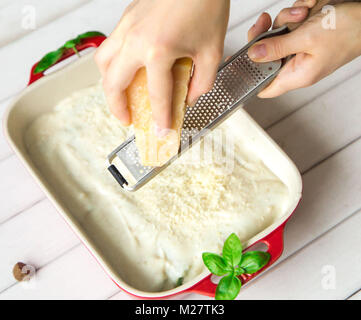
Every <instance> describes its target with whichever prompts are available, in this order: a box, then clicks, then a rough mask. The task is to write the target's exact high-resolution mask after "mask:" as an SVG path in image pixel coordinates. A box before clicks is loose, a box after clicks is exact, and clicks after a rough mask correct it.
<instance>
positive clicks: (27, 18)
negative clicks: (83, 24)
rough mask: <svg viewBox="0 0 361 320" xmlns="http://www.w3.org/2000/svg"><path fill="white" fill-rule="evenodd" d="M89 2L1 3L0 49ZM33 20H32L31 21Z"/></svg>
mask: <svg viewBox="0 0 361 320" xmlns="http://www.w3.org/2000/svg"><path fill="white" fill-rule="evenodd" d="M90 1H91V0H57V1H54V0H53V1H44V0H32V1H31V3H29V1H27V0H17V1H1V2H0V6H1V7H0V8H1V9H0V10H1V19H0V30H11V32H2V33H1V34H0V47H2V46H6V45H7V44H8V43H10V42H13V41H16V40H18V39H19V38H21V37H22V36H24V35H26V34H29V33H31V32H32V31H34V30H36V29H37V28H41V27H42V26H44V25H46V24H47V23H49V22H51V21H54V20H55V19H57V18H59V17H61V16H62V15H64V14H66V13H68V12H70V11H72V10H74V9H76V8H79V7H81V6H82V5H84V4H85V3H87V2H90ZM32 19H34V20H32Z"/></svg>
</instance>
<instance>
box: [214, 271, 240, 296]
mask: <svg viewBox="0 0 361 320" xmlns="http://www.w3.org/2000/svg"><path fill="white" fill-rule="evenodd" d="M241 286H242V283H241V280H239V279H238V278H237V277H235V276H234V275H233V274H230V275H228V276H225V277H223V278H222V279H221V281H219V283H218V286H217V289H216V296H215V298H216V300H233V299H235V298H236V297H237V296H238V293H239V291H240V290H241Z"/></svg>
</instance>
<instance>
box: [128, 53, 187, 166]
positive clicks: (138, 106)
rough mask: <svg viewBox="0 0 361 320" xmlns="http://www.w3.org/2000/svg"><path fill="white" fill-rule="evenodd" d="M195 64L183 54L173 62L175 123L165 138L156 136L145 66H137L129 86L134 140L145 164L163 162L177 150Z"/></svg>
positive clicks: (173, 109) (152, 164) (173, 117)
mask: <svg viewBox="0 0 361 320" xmlns="http://www.w3.org/2000/svg"><path fill="white" fill-rule="evenodd" d="M192 64H193V63H192V60H191V59H190V58H182V59H178V60H177V61H176V62H175V64H174V66H173V69H172V73H173V100H172V101H173V102H172V125H171V128H170V129H171V130H170V132H169V133H168V134H167V135H166V136H165V137H163V138H159V137H157V136H156V135H155V132H154V123H153V120H152V109H151V105H150V100H149V95H148V89H147V72H146V69H145V68H141V69H139V70H138V72H137V73H136V75H135V77H134V79H133V81H132V83H131V84H130V85H129V87H128V88H127V91H126V93H127V99H128V107H129V110H130V114H131V121H132V123H133V125H134V131H135V139H136V140H135V142H136V145H137V147H138V150H139V153H140V158H141V162H142V164H143V165H144V166H154V167H159V166H162V165H164V164H165V163H166V162H167V161H168V160H169V159H170V158H172V157H173V156H174V155H176V154H177V153H178V150H179V145H180V134H181V129H182V126H183V119H184V114H185V110H186V102H185V101H186V97H187V93H188V84H189V79H190V77H191V70H192Z"/></svg>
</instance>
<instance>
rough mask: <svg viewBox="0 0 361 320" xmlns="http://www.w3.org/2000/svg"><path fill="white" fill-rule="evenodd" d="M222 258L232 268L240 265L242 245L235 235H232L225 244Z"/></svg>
mask: <svg viewBox="0 0 361 320" xmlns="http://www.w3.org/2000/svg"><path fill="white" fill-rule="evenodd" d="M222 256H223V258H224V260H225V261H226V263H227V265H229V266H231V267H235V266H236V265H238V264H239V262H240V260H241V258H242V244H241V241H240V240H239V238H238V237H237V236H236V234H235V233H232V234H231V235H230V236H229V237H228V238H227V240H226V242H225V243H224V246H223V251H222Z"/></svg>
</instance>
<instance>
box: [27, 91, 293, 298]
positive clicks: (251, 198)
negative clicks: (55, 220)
mask: <svg viewBox="0 0 361 320" xmlns="http://www.w3.org/2000/svg"><path fill="white" fill-rule="evenodd" d="M220 130H223V131H224V132H225V131H226V130H227V122H225V123H223V124H222V125H221V129H220ZM131 134H132V132H131V129H130V128H124V127H122V126H121V125H120V123H119V121H118V120H117V119H116V118H115V117H113V116H112V115H111V114H110V113H109V111H108V107H107V105H106V102H105V97H104V93H103V91H102V89H101V86H100V85H99V84H98V85H95V86H93V87H90V88H87V89H83V90H81V91H78V92H76V93H74V94H73V95H72V96H71V97H69V98H67V99H65V100H63V101H61V102H60V103H59V104H58V105H57V106H55V108H54V110H53V111H52V112H50V113H46V114H43V115H41V116H40V117H38V118H37V119H36V120H35V121H34V122H33V123H32V124H31V125H30V127H29V128H28V130H27V132H26V136H25V143H26V146H27V150H28V152H29V154H30V156H31V158H32V160H33V162H34V163H35V165H36V166H37V168H38V169H39V170H40V171H41V172H42V174H43V176H45V177H46V179H47V182H48V183H49V185H50V187H51V189H52V190H54V191H55V192H56V195H57V196H58V197H60V199H61V200H62V202H64V203H66V206H67V209H68V210H69V211H70V212H71V214H72V215H73V216H74V218H75V219H76V220H77V222H78V223H79V224H80V225H81V227H82V228H83V229H84V230H85V232H86V233H87V234H88V235H90V237H91V239H92V241H93V242H94V243H95V244H96V246H97V247H98V249H99V250H100V251H101V252H102V253H103V254H104V255H105V257H106V259H107V260H108V261H110V263H111V265H112V268H113V270H115V271H116V272H117V273H118V274H119V276H120V277H121V278H122V279H123V280H124V281H125V282H127V283H128V284H129V285H131V286H133V287H135V288H137V289H139V290H144V291H162V290H167V289H170V288H173V287H175V286H176V283H177V280H178V279H179V278H183V279H184V281H185V282H187V281H188V280H191V279H193V278H194V277H195V276H197V275H199V274H200V273H201V272H203V271H204V270H205V267H204V265H203V262H202V252H205V251H208V252H218V253H220V252H221V250H222V246H223V243H224V240H225V239H226V238H227V237H228V236H229V235H230V234H231V233H232V232H235V233H236V234H237V235H238V236H239V237H240V239H241V241H243V242H244V241H247V240H248V239H250V238H251V237H252V236H254V235H256V234H257V233H259V232H260V231H262V230H263V229H265V228H266V227H268V226H269V225H270V224H272V223H273V222H274V221H275V220H276V219H277V218H279V217H280V216H281V215H283V214H284V213H285V210H286V208H287V205H288V201H289V199H288V189H287V187H286V186H285V185H284V184H283V183H282V182H281V181H280V180H279V179H278V178H277V177H276V176H275V175H274V174H273V173H272V172H271V171H270V170H269V169H268V168H267V167H266V166H265V165H264V164H263V162H262V161H261V160H260V159H259V158H258V157H257V156H255V155H254V153H253V152H252V151H251V150H247V148H246V147H245V146H244V145H243V143H242V141H237V142H236V148H235V155H236V162H235V164H234V168H233V170H232V172H231V173H230V172H229V170H227V169H226V166H224V165H222V164H217V163H212V164H209V163H202V162H194V163H193V162H192V161H190V158H189V157H190V156H189V155H190V154H191V152H190V151H188V152H187V153H185V154H184V155H183V156H182V157H181V158H179V159H178V160H177V161H175V162H174V163H173V164H172V165H170V166H169V167H168V168H167V169H166V170H164V171H163V172H162V173H161V174H160V175H158V176H157V177H155V178H154V179H153V180H151V181H150V182H149V183H148V184H146V185H145V186H143V187H142V188H141V189H139V190H138V191H136V192H133V193H132V192H127V191H124V190H122V188H121V187H120V186H119V184H118V183H117V182H116V181H115V180H114V178H113V177H112V176H111V175H110V173H109V172H108V171H107V162H106V159H107V155H108V154H109V153H110V152H111V151H112V150H113V149H115V147H117V146H118V145H119V144H120V143H121V142H122V141H124V140H125V139H126V138H127V137H129V136H130V135H131Z"/></svg>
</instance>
